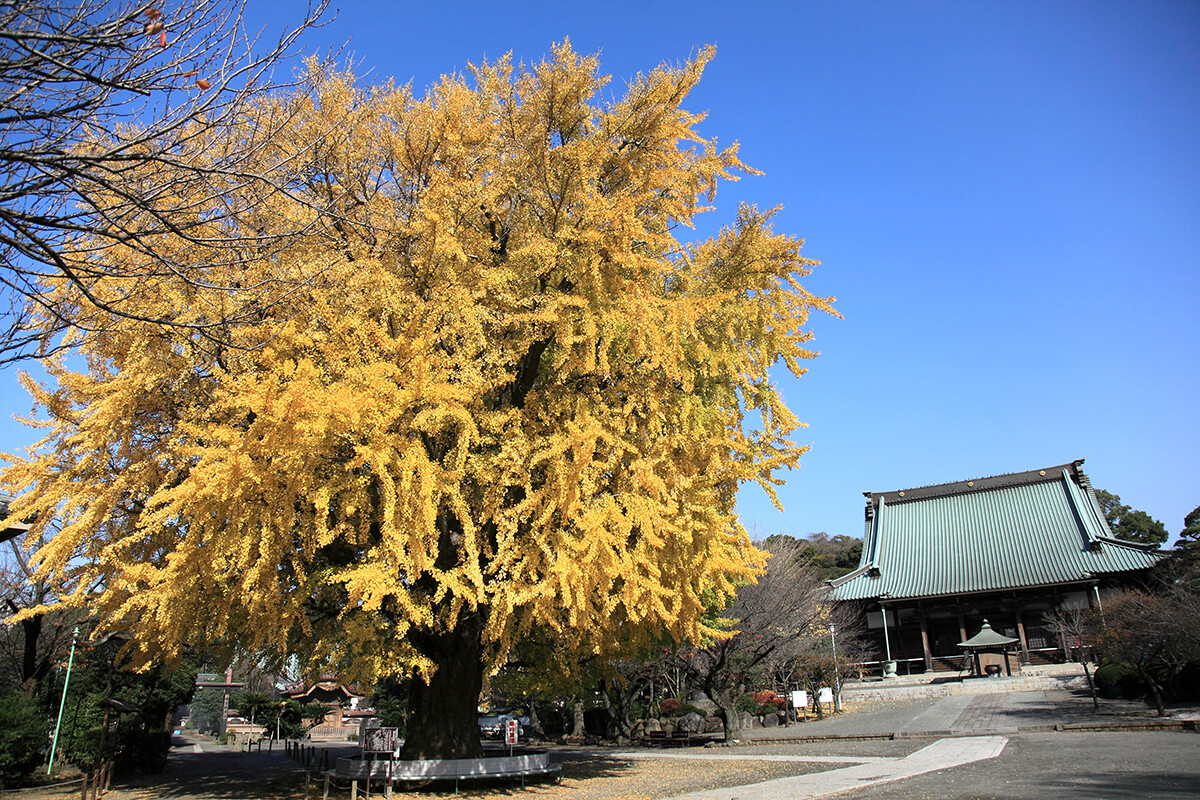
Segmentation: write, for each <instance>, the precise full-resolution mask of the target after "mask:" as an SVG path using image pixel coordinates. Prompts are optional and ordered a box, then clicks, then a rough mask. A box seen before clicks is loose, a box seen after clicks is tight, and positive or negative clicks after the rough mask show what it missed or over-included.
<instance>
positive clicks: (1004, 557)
mask: <svg viewBox="0 0 1200 800" xmlns="http://www.w3.org/2000/svg"><path fill="white" fill-rule="evenodd" d="M1082 463H1083V462H1082V461H1076V462H1073V463H1071V464H1064V465H1061V466H1057V467H1048V468H1046V469H1042V470H1032V471H1030V472H1021V473H1016V474H1013V475H999V476H995V477H991V478H980V479H977V480H973V481H960V482H957V483H948V484H941V485H939V486H926V487H921V488H918V489H908V490H904V491H896V492H880V493H872V494H870V495H869V496H868V499H867V524H866V530H865V533H864V536H863V555H862V561H861V562H860V564H859V567H858V569H856V570H855V571H854V572H851V573H849V574H848V575H844V576H842V577H841V578H837V579H835V580H833V581H831V582H830V583H831V585H832V586H833V593H834V596H835V597H837V598H838V599H841V600H866V599H885V600H886V599H902V598H920V597H944V596H947V595H956V594H968V593H973V592H989V591H1001V590H1006V589H1019V588H1028V587H1035V586H1055V585H1063V584H1069V583H1077V582H1080V581H1087V580H1090V579H1092V578H1095V577H1098V576H1101V575H1105V574H1112V573H1128V572H1136V571H1140V570H1145V569H1148V568H1150V567H1152V566H1154V564H1155V563H1156V562H1157V561H1158V560H1159V559H1160V558H1161V557H1162V554H1161V553H1160V552H1159V551H1156V550H1154V549H1153V548H1149V547H1145V546H1141V545H1136V544H1132V543H1130V542H1124V541H1121V540H1119V539H1116V538H1113V535H1112V532H1111V531H1110V530H1109V528H1108V525H1107V523H1106V522H1105V521H1104V517H1103V515H1102V514H1101V513H1100V509H1099V506H1098V505H1097V503H1096V500H1095V496H1094V495H1093V493H1092V490H1091V488H1090V484H1089V483H1088V480H1087V476H1085V475H1084V474H1083V472H1082V471H1081V470H1080V469H1079V467H1080V465H1081V464H1082Z"/></svg>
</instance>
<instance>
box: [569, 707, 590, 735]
mask: <svg viewBox="0 0 1200 800" xmlns="http://www.w3.org/2000/svg"><path fill="white" fill-rule="evenodd" d="M571 717H572V725H571V737H570V738H572V739H579V740H582V739H584V738H585V737H586V736H587V728H586V727H585V726H584V723H583V698H582V697H576V698H575V702H574V704H573V705H572V707H571Z"/></svg>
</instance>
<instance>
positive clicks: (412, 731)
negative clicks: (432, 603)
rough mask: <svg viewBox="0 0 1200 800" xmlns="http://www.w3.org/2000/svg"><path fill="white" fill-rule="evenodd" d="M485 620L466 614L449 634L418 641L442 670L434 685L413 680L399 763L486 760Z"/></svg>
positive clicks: (433, 678)
mask: <svg viewBox="0 0 1200 800" xmlns="http://www.w3.org/2000/svg"><path fill="white" fill-rule="evenodd" d="M482 634H483V620H482V619H481V616H480V612H476V613H466V612H464V613H463V614H462V616H461V617H460V618H459V621H458V625H456V626H455V628H454V630H453V631H451V632H449V633H444V634H437V635H430V634H424V635H420V636H414V637H413V641H414V644H417V645H418V648H419V650H420V651H421V653H422V654H423V655H425V656H426V657H428V658H429V659H431V660H432V661H433V663H434V664H436V665H437V671H436V672H434V673H433V675H431V676H429V682H428V683H426V682H425V681H423V680H422V679H421V678H420V676H414V677H413V680H412V688H411V691H410V693H409V697H408V713H407V715H406V720H405V721H406V725H407V732H406V736H405V740H404V748H403V749H402V750H401V751H400V758H401V759H403V760H406V761H413V760H418V759H425V758H481V757H482V756H483V745H482V743H481V742H480V736H479V694H480V692H482V691H483V637H482Z"/></svg>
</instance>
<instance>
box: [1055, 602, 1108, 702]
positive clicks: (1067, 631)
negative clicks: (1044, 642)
mask: <svg viewBox="0 0 1200 800" xmlns="http://www.w3.org/2000/svg"><path fill="white" fill-rule="evenodd" d="M1042 621H1043V622H1044V623H1045V625H1046V627H1047V628H1049V629H1050V630H1052V631H1054V632H1055V634H1057V635H1058V638H1059V639H1060V640H1061V641H1062V642H1063V644H1064V645H1065V646H1066V648H1067V650H1068V651H1070V654H1071V657H1072V658H1073V659H1075V660H1076V661H1078V662H1079V663H1080V664H1082V665H1083V674H1084V676H1086V677H1087V683H1088V689H1089V690H1090V691H1091V693H1092V709H1093V710H1095V709H1098V708H1100V700H1099V698H1098V697H1097V695H1096V681H1095V680H1093V678H1092V670H1091V667H1090V666H1089V662H1091V661H1093V660H1094V659H1095V657H1096V656H1095V653H1094V650H1095V645H1094V644H1093V642H1092V627H1093V626H1094V625H1095V624H1096V621H1095V620H1093V613H1092V612H1091V611H1090V610H1085V609H1080V608H1056V609H1054V610H1053V611H1050V612H1047V613H1046V615H1045V616H1044V617H1042Z"/></svg>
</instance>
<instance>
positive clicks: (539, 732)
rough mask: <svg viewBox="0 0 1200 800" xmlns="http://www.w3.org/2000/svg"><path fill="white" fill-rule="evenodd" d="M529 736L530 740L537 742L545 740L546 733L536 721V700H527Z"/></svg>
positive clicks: (540, 722) (539, 721) (538, 721)
mask: <svg viewBox="0 0 1200 800" xmlns="http://www.w3.org/2000/svg"><path fill="white" fill-rule="evenodd" d="M529 736H530V738H531V739H538V740H543V739H545V738H546V731H545V730H543V729H542V721H541V720H540V719H538V713H537V698H530V700H529Z"/></svg>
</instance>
